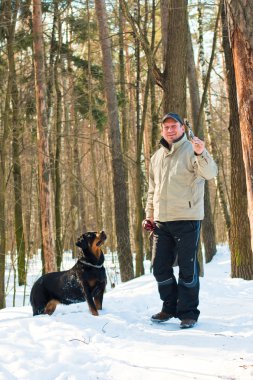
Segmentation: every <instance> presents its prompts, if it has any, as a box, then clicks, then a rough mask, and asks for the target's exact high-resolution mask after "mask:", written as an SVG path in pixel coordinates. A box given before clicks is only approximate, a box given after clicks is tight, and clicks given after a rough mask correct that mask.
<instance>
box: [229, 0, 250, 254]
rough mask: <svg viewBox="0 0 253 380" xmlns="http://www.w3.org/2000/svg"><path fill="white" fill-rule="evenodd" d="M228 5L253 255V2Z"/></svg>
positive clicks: (234, 0)
mask: <svg viewBox="0 0 253 380" xmlns="http://www.w3.org/2000/svg"><path fill="white" fill-rule="evenodd" d="M225 5H226V11H227V19H228V30H229V36H230V43H231V48H232V53H233V61H234V68H235V80H236V88H237V100H238V109H239V120H240V129H241V139H242V151H243V160H244V166H245V173H246V184H247V198H248V216H249V222H250V230H251V250H252V252H253V149H252V147H253V123H252V120H253V24H252V19H253V7H252V0H243V1H236V0H226V1H225Z"/></svg>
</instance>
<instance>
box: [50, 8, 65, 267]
mask: <svg viewBox="0 0 253 380" xmlns="http://www.w3.org/2000/svg"><path fill="white" fill-rule="evenodd" d="M55 15H56V20H57V26H58V50H57V57H56V60H55V64H54V83H55V95H56V102H55V103H56V105H55V106H56V110H55V145H56V146H55V159H54V176H55V180H54V186H55V204H54V212H55V249H56V264H57V270H58V271H59V270H60V268H61V263H62V255H63V247H62V216H61V196H62V194H61V193H62V191H61V173H60V162H61V145H62V144H61V139H62V136H61V134H62V94H61V90H60V83H59V74H58V70H59V66H60V65H59V63H60V49H61V44H62V41H61V38H62V37H61V20H60V15H59V10H58V1H57V2H56V3H55ZM49 96H51V94H50V95H49Z"/></svg>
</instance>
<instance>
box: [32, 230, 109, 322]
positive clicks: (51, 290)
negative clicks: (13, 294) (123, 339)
mask: <svg viewBox="0 0 253 380" xmlns="http://www.w3.org/2000/svg"><path fill="white" fill-rule="evenodd" d="M105 240H106V234H105V233H104V231H101V232H99V233H98V232H87V233H85V234H83V235H82V236H81V237H80V238H79V240H78V241H77V242H76V245H77V246H78V247H80V248H81V249H82V256H81V257H80V258H79V259H78V261H77V263H76V264H75V265H74V266H73V268H71V269H69V270H66V271H62V272H52V273H47V274H45V275H43V276H41V277H40V278H39V279H38V280H37V281H36V282H35V283H34V285H33V287H32V290H31V294H30V302H31V305H32V308H33V315H39V314H49V315H51V314H52V313H53V312H54V311H55V309H56V306H57V305H58V304H60V303H61V304H64V305H70V304H72V303H77V302H84V301H87V303H88V306H89V310H90V312H91V314H92V315H98V310H101V309H102V303H103V295H104V291H105V287H106V273H105V268H104V266H103V263H104V254H103V252H102V250H101V245H102V244H103V243H104V241H105Z"/></svg>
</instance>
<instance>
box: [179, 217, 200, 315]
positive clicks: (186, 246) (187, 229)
mask: <svg viewBox="0 0 253 380" xmlns="http://www.w3.org/2000/svg"><path fill="white" fill-rule="evenodd" d="M174 233H175V231H174ZM199 234H200V221H182V222H181V226H180V229H179V231H178V232H176V235H177V237H178V239H179V240H178V243H177V254H178V265H179V279H178V302H177V316H178V318H180V319H181V320H182V319H188V318H190V319H195V320H197V319H198V317H199V313H200V312H199V310H198V309H197V308H198V304H199V264H198V259H197V253H198V242H199Z"/></svg>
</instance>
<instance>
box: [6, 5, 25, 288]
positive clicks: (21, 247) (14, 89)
mask: <svg viewBox="0 0 253 380" xmlns="http://www.w3.org/2000/svg"><path fill="white" fill-rule="evenodd" d="M7 4H8V5H7V6H8V16H9V23H8V32H7V52H8V62H9V75H10V78H11V102H12V136H13V141H12V159H13V183H14V199H15V202H14V205H15V206H14V213H15V236H16V249H17V256H18V283H19V285H24V284H25V282H26V273H25V238H24V228H23V209H22V180H21V165H20V157H19V155H20V150H21V149H20V140H21V133H22V130H21V123H20V120H19V95H18V86H17V76H16V67H15V59H14V37H15V27H16V20H17V13H18V10H19V2H18V1H16V2H15V3H14V5H13V9H14V10H12V5H11V2H10V1H8V2H7Z"/></svg>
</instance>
